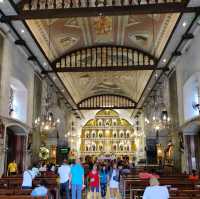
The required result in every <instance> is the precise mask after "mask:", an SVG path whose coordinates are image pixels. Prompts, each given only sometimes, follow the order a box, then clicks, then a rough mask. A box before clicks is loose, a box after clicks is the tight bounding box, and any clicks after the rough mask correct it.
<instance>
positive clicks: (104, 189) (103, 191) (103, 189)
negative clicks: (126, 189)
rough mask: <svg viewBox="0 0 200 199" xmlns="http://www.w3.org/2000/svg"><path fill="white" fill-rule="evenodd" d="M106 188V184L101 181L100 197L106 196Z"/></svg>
mask: <svg viewBox="0 0 200 199" xmlns="http://www.w3.org/2000/svg"><path fill="white" fill-rule="evenodd" d="M106 188H107V184H106V183H101V197H102V198H105V197H106Z"/></svg>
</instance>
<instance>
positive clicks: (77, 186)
mask: <svg viewBox="0 0 200 199" xmlns="http://www.w3.org/2000/svg"><path fill="white" fill-rule="evenodd" d="M70 184H71V189H72V199H81V198H82V196H81V193H82V189H84V188H85V185H84V168H83V167H82V165H81V163H80V158H76V161H75V164H74V165H73V166H72V167H71V175H70Z"/></svg>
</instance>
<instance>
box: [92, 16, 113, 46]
mask: <svg viewBox="0 0 200 199" xmlns="http://www.w3.org/2000/svg"><path fill="white" fill-rule="evenodd" d="M91 21H92V24H93V25H92V27H93V32H94V38H95V39H94V41H95V43H100V42H101V43H106V42H113V27H112V25H113V19H112V17H107V16H101V17H94V18H92V19H91Z"/></svg>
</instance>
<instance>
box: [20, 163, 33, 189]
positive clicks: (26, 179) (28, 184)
mask: <svg viewBox="0 0 200 199" xmlns="http://www.w3.org/2000/svg"><path fill="white" fill-rule="evenodd" d="M34 177H35V174H34V172H33V171H32V169H31V167H29V168H28V169H26V170H25V171H24V173H23V182H22V189H31V188H32V181H33V179H34Z"/></svg>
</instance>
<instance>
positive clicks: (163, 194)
mask: <svg viewBox="0 0 200 199" xmlns="http://www.w3.org/2000/svg"><path fill="white" fill-rule="evenodd" d="M168 198H169V192H168V189H167V187H165V186H151V187H147V188H146V189H145V191H144V194H143V197H142V199H168Z"/></svg>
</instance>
